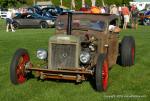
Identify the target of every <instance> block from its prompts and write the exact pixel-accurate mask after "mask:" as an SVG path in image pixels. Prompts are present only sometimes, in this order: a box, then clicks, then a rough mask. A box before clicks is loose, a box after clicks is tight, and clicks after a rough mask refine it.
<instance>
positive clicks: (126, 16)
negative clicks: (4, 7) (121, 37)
mask: <svg viewBox="0 0 150 101" xmlns="http://www.w3.org/2000/svg"><path fill="white" fill-rule="evenodd" d="M122 15H123V18H124V24H123V29H126V28H127V25H128V23H129V20H130V11H129V8H128V7H126V6H125V4H124V6H123V7H122Z"/></svg>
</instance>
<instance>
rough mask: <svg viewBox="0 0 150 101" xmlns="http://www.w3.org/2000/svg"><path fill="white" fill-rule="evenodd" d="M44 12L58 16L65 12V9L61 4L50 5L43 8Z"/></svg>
mask: <svg viewBox="0 0 150 101" xmlns="http://www.w3.org/2000/svg"><path fill="white" fill-rule="evenodd" d="M42 12H43V13H46V12H48V13H50V14H51V15H52V16H58V15H61V14H62V13H63V9H62V8H60V7H59V6H52V5H51V6H48V7H45V8H43V9H42Z"/></svg>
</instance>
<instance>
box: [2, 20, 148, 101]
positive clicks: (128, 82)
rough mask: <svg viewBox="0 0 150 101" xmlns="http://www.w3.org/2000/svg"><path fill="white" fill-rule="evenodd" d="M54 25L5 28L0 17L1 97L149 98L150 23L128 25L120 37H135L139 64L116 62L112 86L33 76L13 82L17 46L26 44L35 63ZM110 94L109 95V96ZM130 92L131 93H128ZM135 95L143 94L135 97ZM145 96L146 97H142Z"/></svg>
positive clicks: (9, 100)
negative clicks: (99, 87) (103, 89)
mask: <svg viewBox="0 0 150 101" xmlns="http://www.w3.org/2000/svg"><path fill="white" fill-rule="evenodd" d="M54 31H55V29H44V30H41V29H18V30H17V31H16V32H15V33H11V32H5V24H4V22H3V21H0V101H104V100H106V101H112V100H114V101H122V100H123V101H148V100H149V99H150V62H149V59H150V51H149V50H150V46H149V45H150V43H149V42H150V27H149V26H146V27H145V26H139V29H138V30H133V29H127V30H123V31H122V32H121V34H120V35H121V37H123V36H125V35H132V36H134V37H135V40H136V64H135V65H134V66H132V67H131V68H123V67H121V66H119V65H114V66H113V68H112V69H111V70H110V71H109V87H108V90H107V91H106V92H102V93H99V92H96V91H95V90H94V89H93V88H92V87H91V85H90V83H89V81H85V82H83V83H81V84H78V85H77V84H75V83H73V82H59V81H43V82H42V81H38V80H37V79H30V80H28V81H27V82H26V83H24V84H22V85H17V86H16V85H13V84H11V82H10V78H9V74H10V73H9V67H10V62H11V59H12V56H13V54H14V52H15V51H16V49H18V48H20V47H22V48H26V49H27V50H28V51H29V53H30V56H31V60H32V61H33V62H34V63H36V62H37V59H36V50H37V49H38V48H45V49H47V46H48V38H49V37H50V36H52V35H53V33H54ZM108 96H109V97H108ZM126 96H129V97H126ZM132 96H141V98H139V97H132ZM142 96H143V97H142Z"/></svg>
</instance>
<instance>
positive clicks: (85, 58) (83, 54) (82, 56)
mask: <svg viewBox="0 0 150 101" xmlns="http://www.w3.org/2000/svg"><path fill="white" fill-rule="evenodd" d="M90 58H91V56H90V53H89V52H85V51H83V52H81V54H80V61H81V62H82V63H83V64H86V63H88V62H89V61H90Z"/></svg>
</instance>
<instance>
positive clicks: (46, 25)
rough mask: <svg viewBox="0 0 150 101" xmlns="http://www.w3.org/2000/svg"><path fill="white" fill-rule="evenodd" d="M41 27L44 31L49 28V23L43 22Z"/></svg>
mask: <svg viewBox="0 0 150 101" xmlns="http://www.w3.org/2000/svg"><path fill="white" fill-rule="evenodd" d="M40 27H41V28H42V29H43V28H48V24H47V22H41V23H40Z"/></svg>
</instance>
